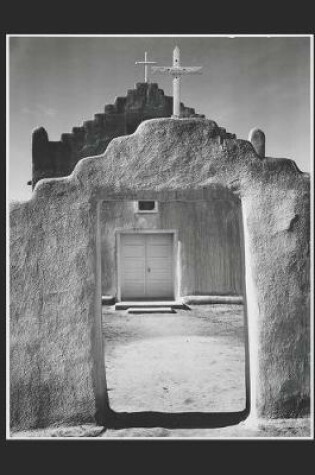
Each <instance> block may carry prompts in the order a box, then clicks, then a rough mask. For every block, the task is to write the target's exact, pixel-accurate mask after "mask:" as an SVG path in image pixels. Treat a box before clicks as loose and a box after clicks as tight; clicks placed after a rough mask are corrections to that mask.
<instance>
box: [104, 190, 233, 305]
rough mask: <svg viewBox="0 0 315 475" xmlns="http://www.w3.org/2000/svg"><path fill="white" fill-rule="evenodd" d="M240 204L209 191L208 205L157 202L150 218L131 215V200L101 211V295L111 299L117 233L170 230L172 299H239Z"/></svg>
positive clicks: (114, 284) (114, 290)
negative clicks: (174, 248)
mask: <svg viewBox="0 0 315 475" xmlns="http://www.w3.org/2000/svg"><path fill="white" fill-rule="evenodd" d="M239 211H240V202H239V200H238V199H237V198H235V197H234V196H233V195H232V193H227V192H224V190H222V189H220V190H215V189H214V190H211V193H210V196H209V201H195V202H193V201H181V202H161V203H159V204H158V212H157V213H154V214H137V213H136V212H135V202H132V201H129V202H104V203H103V204H102V208H101V233H102V234H101V236H102V237H101V240H102V269H103V272H102V295H111V296H114V297H116V296H117V291H118V289H117V273H116V267H117V252H118V250H117V241H116V230H118V229H176V230H177V231H178V233H177V238H178V242H179V244H180V247H179V249H180V251H179V255H178V261H179V262H178V268H179V273H180V275H179V276H178V284H179V289H178V295H179V296H185V295H242V288H241V287H242V286H241V278H242V271H241V250H240V246H241V244H240V230H239Z"/></svg>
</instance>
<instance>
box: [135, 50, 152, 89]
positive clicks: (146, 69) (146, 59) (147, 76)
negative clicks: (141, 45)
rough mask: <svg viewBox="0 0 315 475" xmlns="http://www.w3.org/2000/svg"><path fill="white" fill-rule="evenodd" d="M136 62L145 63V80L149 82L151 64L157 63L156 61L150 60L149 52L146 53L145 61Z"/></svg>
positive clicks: (137, 62)
mask: <svg viewBox="0 0 315 475" xmlns="http://www.w3.org/2000/svg"><path fill="white" fill-rule="evenodd" d="M135 64H144V82H149V81H148V78H149V74H148V73H149V65H150V64H156V61H148V53H147V52H145V53H144V61H136V62H135Z"/></svg>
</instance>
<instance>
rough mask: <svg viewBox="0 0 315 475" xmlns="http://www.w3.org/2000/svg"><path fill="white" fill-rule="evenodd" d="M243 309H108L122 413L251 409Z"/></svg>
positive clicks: (110, 355) (114, 396)
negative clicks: (143, 311)
mask: <svg viewBox="0 0 315 475" xmlns="http://www.w3.org/2000/svg"><path fill="white" fill-rule="evenodd" d="M244 333H245V332H244V315H243V306H242V305H195V306H192V305H190V306H189V309H181V310H176V313H168V314H162V313H154V314H140V315H134V314H129V313H128V312H127V311H126V310H124V311H117V310H115V309H114V308H113V307H110V308H109V307H106V306H104V307H103V334H104V342H105V344H104V348H105V366H106V378H107V385H108V394H109V402H110V407H111V409H113V410H114V411H115V412H141V411H159V412H167V413H172V412H195V411H197V412H208V413H209V412H221V411H223V412H229V411H232V412H233V411H242V410H244V409H245V404H246V399H245V398H246V395H245V338H244Z"/></svg>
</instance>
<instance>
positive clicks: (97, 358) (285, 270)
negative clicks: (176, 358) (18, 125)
mask: <svg viewBox="0 0 315 475" xmlns="http://www.w3.org/2000/svg"><path fill="white" fill-rule="evenodd" d="M144 63H146V61H145V62H144ZM145 66H146V64H145ZM156 69H157V70H158V69H160V71H161V72H166V73H168V74H170V75H171V76H172V79H173V98H170V97H167V96H165V95H164V93H163V91H161V90H160V89H159V88H158V86H157V84H156V83H149V82H144V83H139V84H137V87H136V89H135V90H129V91H128V94H127V97H120V98H117V99H116V101H115V103H114V105H108V106H105V112H104V113H103V114H96V115H95V119H94V120H93V121H88V122H85V123H84V124H83V127H74V128H73V131H72V133H71V134H63V135H62V137H61V141H60V142H51V141H49V139H48V134H47V132H46V131H45V130H44V129H43V128H40V129H38V130H36V131H35V132H34V134H33V176H32V186H33V188H34V190H33V195H32V198H31V199H30V200H29V201H26V202H19V203H14V204H12V206H11V210H10V226H11V228H10V246H11V247H10V261H11V275H10V277H11V291H10V297H11V310H10V318H11V327H10V329H11V346H10V349H11V360H10V365H11V366H10V372H11V424H12V428H16V429H27V428H35V427H43V426H45V425H49V424H52V423H56V422H58V423H60V422H77V423H83V422H87V421H96V422H97V423H98V424H102V425H104V426H107V425H108V424H109V423H110V407H109V404H108V394H107V386H106V374H105V365H104V350H103V340H102V332H101V308H102V300H103V303H104V302H107V301H108V302H112V303H116V305H119V304H120V305H124V304H125V305H132V303H135V302H150V305H152V302H157V303H160V302H164V303H165V302H170V303H171V304H174V305H181V304H182V303H184V302H189V301H191V300H193V299H194V298H195V299H201V300H202V299H208V301H213V302H218V301H220V299H223V301H224V299H227V301H229V299H230V301H232V302H237V301H244V306H245V309H246V310H245V312H246V327H247V339H248V374H249V376H248V404H247V411H246V417H247V416H249V415H253V416H254V417H258V418H286V417H298V416H300V415H301V414H305V413H307V412H308V411H309V400H310V369H309V364H310V361H309V356H310V330H309V324H310V298H309V297H310V272H309V262H310V256H309V220H310V215H309V193H310V191H309V185H310V180H309V176H308V174H306V173H303V172H301V171H300V170H299V169H298V167H297V166H296V164H295V162H294V161H292V160H289V159H285V158H282V159H278V158H277V159H276V158H272V157H266V156H265V137H264V134H263V132H262V131H260V130H258V129H253V130H252V131H251V133H250V139H249V140H243V139H237V138H236V136H235V134H233V133H228V132H227V131H226V130H225V129H224V128H222V127H219V126H218V125H217V123H216V122H214V121H213V120H209V119H206V118H205V117H204V116H202V115H199V114H196V113H195V111H194V109H192V108H188V107H185V106H184V105H183V103H181V101H180V79H181V76H182V75H184V74H189V73H195V72H197V71H194V68H184V67H181V65H180V61H179V51H176V50H175V52H174V62H173V65H172V66H171V67H169V68H156ZM146 79H147V77H146Z"/></svg>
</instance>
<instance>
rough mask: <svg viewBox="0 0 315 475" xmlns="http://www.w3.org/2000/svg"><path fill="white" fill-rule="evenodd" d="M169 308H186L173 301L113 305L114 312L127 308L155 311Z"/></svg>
mask: <svg viewBox="0 0 315 475" xmlns="http://www.w3.org/2000/svg"><path fill="white" fill-rule="evenodd" d="M163 307H164V308H165V307H167V308H171V309H178V310H180V309H186V308H188V306H187V305H186V304H184V303H183V302H182V301H179V300H178V301H175V300H150V301H149V300H145V301H141V300H133V301H126V302H118V303H116V304H115V310H128V308H138V309H148V308H150V309H157V308H163Z"/></svg>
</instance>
